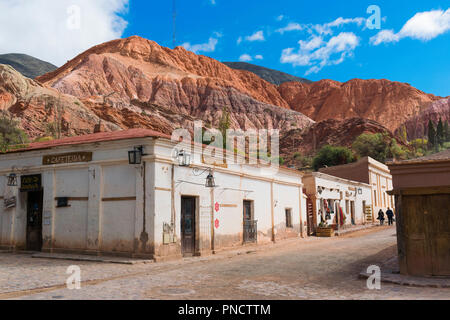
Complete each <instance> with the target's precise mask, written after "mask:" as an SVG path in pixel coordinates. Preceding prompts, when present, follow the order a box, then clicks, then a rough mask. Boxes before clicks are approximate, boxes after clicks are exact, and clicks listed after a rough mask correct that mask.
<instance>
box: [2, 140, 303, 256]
mask: <svg viewBox="0 0 450 320" xmlns="http://www.w3.org/2000/svg"><path fill="white" fill-rule="evenodd" d="M139 145H143V146H144V147H145V148H144V150H145V152H146V154H147V155H146V156H145V157H144V158H143V164H142V165H130V164H128V151H129V150H132V149H133V147H134V146H139ZM173 146H174V145H173V144H172V143H171V142H170V141H167V140H164V139H158V140H155V139H153V138H140V139H130V140H123V141H110V142H104V143H95V144H94V143H90V144H84V145H75V146H66V147H63V146H61V147H54V148H51V149H46V150H36V151H28V152H22V153H11V154H5V155H1V156H0V196H3V197H12V196H16V197H17V205H16V207H15V208H12V209H7V210H5V209H4V208H3V202H2V203H1V204H0V246H1V247H6V248H11V247H13V248H16V249H25V248H26V215H27V211H26V204H27V193H24V192H19V187H20V186H17V187H7V186H6V176H7V175H8V174H9V173H11V172H15V173H17V174H18V176H19V177H18V179H19V185H20V176H21V175H30V174H41V175H42V187H43V219H44V220H46V221H47V222H48V223H46V224H45V225H43V226H42V233H43V234H42V236H43V249H44V250H45V251H50V252H59V251H61V252H65V251H76V252H89V253H96V252H105V253H117V254H130V253H132V254H135V255H138V256H139V255H160V256H165V255H167V256H168V255H177V254H179V252H180V235H181V197H182V196H195V197H197V205H196V206H197V227H196V231H197V234H198V241H197V244H196V246H197V250H198V251H199V252H202V251H208V250H211V249H212V245H214V250H220V249H222V248H227V247H232V246H238V245H242V244H243V201H244V200H252V201H253V214H254V219H255V220H257V223H258V224H257V225H258V243H264V242H268V241H271V240H272V238H273V236H274V238H275V240H278V239H282V238H285V237H293V236H297V237H298V236H300V235H301V228H300V225H301V222H302V224H304V222H305V221H306V199H305V198H304V197H303V196H302V178H301V174H300V173H298V172H294V171H292V170H288V171H287V170H285V169H282V170H280V171H278V172H277V173H275V174H269V171H268V170H266V169H264V168H258V167H252V166H245V165H230V166H229V167H215V168H214V177H215V181H216V184H217V187H216V188H214V189H210V188H206V187H205V186H204V184H205V178H206V175H207V174H208V171H206V172H203V173H200V174H199V175H198V176H196V175H195V174H194V170H193V167H197V168H198V169H200V172H201V171H202V170H204V169H208V168H211V166H209V165H207V164H205V163H203V162H202V161H201V158H200V156H198V155H196V154H194V155H193V160H194V161H193V163H192V167H180V166H178V165H177V164H174V162H173V159H172V151H173ZM68 152H92V154H93V158H92V161H90V162H86V163H71V164H58V165H43V164H42V158H43V156H45V155H55V154H64V153H68ZM144 163H145V164H144ZM172 170H173V172H174V175H173V176H172ZM144 181H145V183H144ZM172 186H173V187H174V188H173V189H172ZM57 197H69V198H70V199H69V205H70V206H69V207H64V208H57V207H56V200H55V198H57ZM216 202H217V203H219V205H220V209H219V211H218V212H216V211H215V210H214V205H215V203H216ZM172 205H173V208H172ZM286 208H290V209H291V212H292V224H293V228H289V229H286V216H285V209H286ZM172 210H173V211H172ZM173 214H174V215H175V221H174V226H175V230H174V231H175V238H174V242H173V243H169V244H167V243H166V244H164V243H163V242H164V241H163V240H164V238H163V235H164V230H163V226H164V223H168V224H170V223H171V222H172V219H173V218H172V215H173ZM216 219H217V220H219V226H218V227H217V228H216V227H213V228H212V223H213V222H214V221H215V220H216ZM301 220H302V221H301ZM272 229H273V230H272ZM303 230H304V228H303ZM272 232H273V233H274V234H272ZM212 235H214V239H212Z"/></svg>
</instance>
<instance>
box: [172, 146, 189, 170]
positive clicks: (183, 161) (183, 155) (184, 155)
mask: <svg viewBox="0 0 450 320" xmlns="http://www.w3.org/2000/svg"><path fill="white" fill-rule="evenodd" d="M175 151H176V159H177V161H178V165H179V166H180V167H189V166H190V165H191V155H190V153H189V152H187V151H184V150H180V151H178V150H175Z"/></svg>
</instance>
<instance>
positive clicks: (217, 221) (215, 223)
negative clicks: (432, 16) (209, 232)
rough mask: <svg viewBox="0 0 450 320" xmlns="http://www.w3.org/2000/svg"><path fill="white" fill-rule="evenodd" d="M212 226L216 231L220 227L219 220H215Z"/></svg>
mask: <svg viewBox="0 0 450 320" xmlns="http://www.w3.org/2000/svg"><path fill="white" fill-rule="evenodd" d="M214 225H215V226H216V229H218V228H219V225H220V222H219V219H216V221H214Z"/></svg>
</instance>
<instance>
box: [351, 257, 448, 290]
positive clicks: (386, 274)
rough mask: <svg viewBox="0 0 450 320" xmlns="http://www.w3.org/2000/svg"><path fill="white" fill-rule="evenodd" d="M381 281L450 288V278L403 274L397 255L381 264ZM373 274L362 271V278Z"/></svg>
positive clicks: (404, 284)
mask: <svg viewBox="0 0 450 320" xmlns="http://www.w3.org/2000/svg"><path fill="white" fill-rule="evenodd" d="M380 269H381V282H386V283H394V284H399V285H403V286H412V287H430V288H450V278H437V277H436V278H431V277H429V278H428V277H414V276H406V275H402V274H400V272H399V266H398V257H397V255H395V256H393V257H392V258H390V259H388V260H386V261H384V262H383V263H382V264H381V266H380ZM370 276H371V274H368V273H367V272H366V270H363V271H361V273H360V274H359V277H360V278H363V279H367V278H369V277H370Z"/></svg>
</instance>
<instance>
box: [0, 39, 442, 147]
mask: <svg viewBox="0 0 450 320" xmlns="http://www.w3.org/2000/svg"><path fill="white" fill-rule="evenodd" d="M436 100H437V97H435V96H433V95H428V94H426V93H423V92H421V91H419V90H417V89H415V88H413V87H411V86H410V85H408V84H404V83H397V82H390V81H388V80H358V79H355V80H351V81H348V82H346V83H340V82H336V81H331V80H322V81H318V82H315V83H311V84H305V83H299V82H288V83H283V84H282V85H280V86H276V85H274V84H271V83H269V82H267V81H265V80H263V79H261V78H259V77H258V76H257V75H255V74H254V73H251V72H249V71H244V70H234V69H231V68H229V67H227V66H226V65H224V64H222V63H220V62H218V61H216V60H214V59H211V58H208V57H205V56H201V55H196V54H194V53H192V52H189V51H186V50H185V49H184V48H182V47H178V48H175V49H174V50H171V49H168V48H164V47H161V46H159V45H158V44H157V43H155V42H153V41H149V40H146V39H143V38H140V37H136V36H133V37H130V38H126V39H119V40H114V41H110V42H107V43H104V44H100V45H98V46H95V47H93V48H91V49H89V50H87V51H86V52H84V53H82V54H80V55H79V56H77V57H75V58H74V59H72V60H71V61H69V62H68V63H66V64H65V65H64V66H62V67H61V68H59V69H57V70H55V71H53V72H50V73H47V74H45V75H43V76H40V77H38V78H37V79H36V81H33V80H30V79H26V78H24V77H23V76H21V75H20V74H18V73H17V72H15V71H14V70H13V69H11V68H9V67H6V66H1V65H0V107H1V109H2V110H6V111H9V112H10V113H11V114H12V115H14V116H15V117H17V118H20V119H21V123H22V127H23V128H24V129H25V130H27V131H28V133H29V134H30V135H31V137H36V136H41V135H44V134H45V132H46V127H47V126H48V123H49V122H51V121H54V120H52V119H55V118H56V111H55V108H52V107H51V106H61V107H62V109H63V114H62V120H63V121H62V122H63V126H62V127H63V128H62V129H63V134H66V135H79V134H83V133H88V132H92V130H93V128H94V126H95V125H98V124H99V123H100V124H101V127H102V128H103V129H104V130H118V129H127V128H136V127H145V128H150V129H153V130H157V131H160V132H164V133H170V132H171V131H172V130H173V129H175V128H178V127H186V128H191V127H192V124H193V121H194V120H196V119H201V120H203V121H204V122H205V125H206V126H212V127H215V126H217V125H218V122H219V120H220V118H221V115H222V111H223V109H224V107H226V108H227V109H228V111H229V113H230V120H231V125H232V127H233V128H242V129H249V128H265V129H270V128H278V129H281V130H282V131H283V133H286V132H289V131H290V130H295V129H297V130H298V131H303V130H304V129H306V128H309V127H310V126H312V125H313V124H314V123H315V121H322V120H327V119H337V120H341V119H349V118H355V117H359V118H366V119H371V120H375V121H378V122H380V123H382V124H383V126H385V127H387V128H388V129H389V130H391V131H393V130H395V129H396V128H397V127H398V126H399V125H401V124H402V123H404V122H405V121H406V120H407V119H409V118H410V116H411V114H413V110H415V109H424V108H426V107H427V106H428V105H430V104H431V103H432V102H434V101H436ZM49 106H50V107H49ZM314 120H315V121H314ZM324 123H325V124H326V123H327V122H324ZM328 128H335V129H336V130H338V129H339V125H335V124H330V126H325V127H323V130H324V132H327V133H326V134H327V135H329V136H333V134H334V133H333V131H330V130H328ZM345 128H347V129H346V130H348V133H347V135H346V134H345V133H342V132H341V133H342V136H347V138H348V139H349V140H351V139H352V138H353V134H354V133H355V132H356V131H357V130H356V131H355V130H354V129H352V128H351V126H350V127H349V126H345ZM341 133H340V134H339V135H341ZM305 141H306V140H305Z"/></svg>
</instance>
